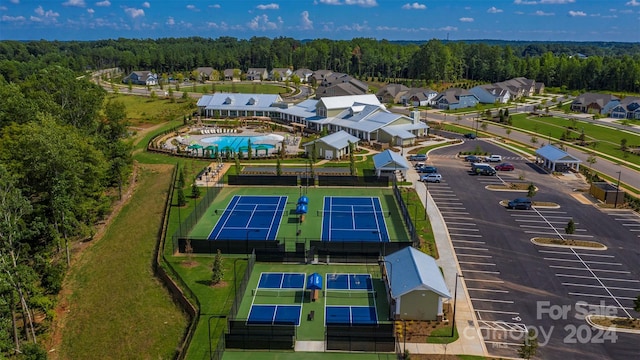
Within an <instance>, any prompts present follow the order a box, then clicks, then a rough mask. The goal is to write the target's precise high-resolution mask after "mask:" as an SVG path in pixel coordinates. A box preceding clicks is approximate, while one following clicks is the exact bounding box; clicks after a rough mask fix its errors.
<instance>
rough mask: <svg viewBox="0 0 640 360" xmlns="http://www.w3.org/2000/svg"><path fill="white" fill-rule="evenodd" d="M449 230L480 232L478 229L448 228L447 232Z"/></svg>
mask: <svg viewBox="0 0 640 360" xmlns="http://www.w3.org/2000/svg"><path fill="white" fill-rule="evenodd" d="M451 230H460V231H480V229H475V228H456V227H450V228H449V231H451Z"/></svg>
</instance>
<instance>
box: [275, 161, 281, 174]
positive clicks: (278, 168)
mask: <svg viewBox="0 0 640 360" xmlns="http://www.w3.org/2000/svg"><path fill="white" fill-rule="evenodd" d="M276 175H277V176H281V175H282V165H280V159H276Z"/></svg>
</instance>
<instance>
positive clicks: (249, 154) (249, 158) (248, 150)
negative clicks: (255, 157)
mask: <svg viewBox="0 0 640 360" xmlns="http://www.w3.org/2000/svg"><path fill="white" fill-rule="evenodd" d="M251 155H252V154H251V139H249V141H248V142H247V160H249V161H251Z"/></svg>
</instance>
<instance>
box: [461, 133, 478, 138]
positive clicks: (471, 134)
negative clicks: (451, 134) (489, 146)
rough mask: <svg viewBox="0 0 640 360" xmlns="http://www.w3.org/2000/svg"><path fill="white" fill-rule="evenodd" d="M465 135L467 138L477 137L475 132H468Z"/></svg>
mask: <svg viewBox="0 0 640 360" xmlns="http://www.w3.org/2000/svg"><path fill="white" fill-rule="evenodd" d="M464 137H466V138H467V139H475V138H476V134H474V133H466V134H464Z"/></svg>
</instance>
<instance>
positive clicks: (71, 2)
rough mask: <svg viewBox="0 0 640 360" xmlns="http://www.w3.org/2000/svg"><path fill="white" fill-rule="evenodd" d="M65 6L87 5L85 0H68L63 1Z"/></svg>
mask: <svg viewBox="0 0 640 360" xmlns="http://www.w3.org/2000/svg"><path fill="white" fill-rule="evenodd" d="M62 5H64V6H77V7H85V3H84V0H67V1H65V2H63V3H62Z"/></svg>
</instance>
